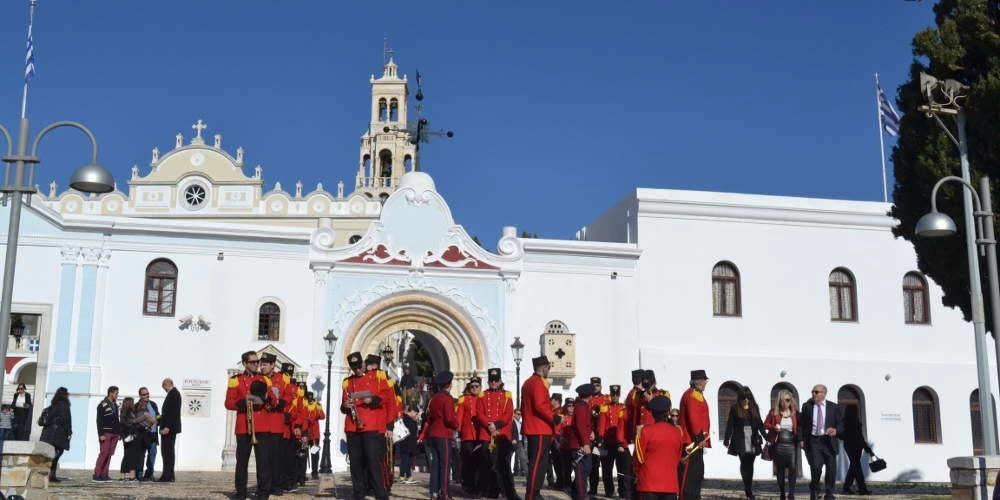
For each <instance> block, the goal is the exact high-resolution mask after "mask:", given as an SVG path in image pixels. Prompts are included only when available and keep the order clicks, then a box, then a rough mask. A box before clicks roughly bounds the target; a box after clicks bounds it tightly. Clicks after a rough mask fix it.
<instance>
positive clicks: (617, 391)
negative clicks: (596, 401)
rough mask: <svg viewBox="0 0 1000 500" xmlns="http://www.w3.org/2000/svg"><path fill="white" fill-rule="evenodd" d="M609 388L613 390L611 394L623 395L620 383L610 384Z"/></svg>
mask: <svg viewBox="0 0 1000 500" xmlns="http://www.w3.org/2000/svg"><path fill="white" fill-rule="evenodd" d="M608 390H610V391H611V395H612V396H621V395H622V386H620V385H617V384H616V385H612V386H610V387H609V388H608Z"/></svg>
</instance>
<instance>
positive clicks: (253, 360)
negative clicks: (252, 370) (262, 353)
mask: <svg viewBox="0 0 1000 500" xmlns="http://www.w3.org/2000/svg"><path fill="white" fill-rule="evenodd" d="M244 363H246V364H248V365H256V364H258V363H260V360H259V359H251V360H249V361H244Z"/></svg>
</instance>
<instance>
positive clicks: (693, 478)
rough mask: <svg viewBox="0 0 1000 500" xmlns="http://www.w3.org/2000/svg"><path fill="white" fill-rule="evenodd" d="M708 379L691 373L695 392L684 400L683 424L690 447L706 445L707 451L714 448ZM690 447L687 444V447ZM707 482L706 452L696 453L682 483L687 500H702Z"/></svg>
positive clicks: (692, 389)
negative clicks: (702, 486) (706, 392)
mask: <svg viewBox="0 0 1000 500" xmlns="http://www.w3.org/2000/svg"><path fill="white" fill-rule="evenodd" d="M707 384H708V375H706V374H705V370H691V388H690V389H688V390H687V391H684V395H683V396H681V404H680V410H681V418H680V424H681V427H682V428H683V429H684V433H685V434H686V435H687V440H688V443H690V442H698V441H700V440H704V441H705V448H711V447H712V442H711V441H710V440H709V438H708V433H709V430H710V426H711V422H710V420H709V414H708V402H707V401H706V400H705V394H704V391H705V386H706V385H707ZM688 443H684V444H685V445H687V444H688ZM704 479H705V454H704V451H703V450H698V451H695V452H694V453H693V454H692V455H691V458H690V459H688V461H687V468H686V472H685V473H684V477H683V479H682V483H683V484H682V485H681V486H682V487H683V491H682V492H681V493H682V494H683V495H684V499H685V500H698V499H699V498H701V482H702V480H704Z"/></svg>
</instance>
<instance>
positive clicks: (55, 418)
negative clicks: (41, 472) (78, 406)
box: [41, 387, 73, 483]
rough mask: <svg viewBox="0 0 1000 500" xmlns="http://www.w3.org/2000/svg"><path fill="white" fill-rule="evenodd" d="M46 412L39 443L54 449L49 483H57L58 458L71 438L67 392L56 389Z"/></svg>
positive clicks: (71, 427)
mask: <svg viewBox="0 0 1000 500" xmlns="http://www.w3.org/2000/svg"><path fill="white" fill-rule="evenodd" d="M47 410H48V413H47V414H46V419H45V422H44V425H43V426H42V436H41V441H42V442H43V443H49V444H51V445H52V447H53V448H55V449H56V456H55V458H53V459H52V466H51V467H49V481H51V482H53V483H58V482H60V479H59V478H57V477H56V468H58V467H59V457H61V456H62V454H63V452H64V451H66V450H68V449H69V443H70V441H71V440H72V438H73V418H72V416H71V415H70V411H69V391H68V390H66V388H65V387H60V388H58V389H56V394H55V395H54V396H52V403H51V404H50V405H49V407H48V408H47Z"/></svg>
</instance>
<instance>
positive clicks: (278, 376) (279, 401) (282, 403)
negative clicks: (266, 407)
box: [269, 372, 295, 438]
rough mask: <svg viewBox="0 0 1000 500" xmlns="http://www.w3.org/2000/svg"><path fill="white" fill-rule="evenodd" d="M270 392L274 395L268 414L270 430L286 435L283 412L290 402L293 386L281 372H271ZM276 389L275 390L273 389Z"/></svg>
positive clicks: (286, 429)
mask: <svg viewBox="0 0 1000 500" xmlns="http://www.w3.org/2000/svg"><path fill="white" fill-rule="evenodd" d="M270 378H271V393H272V395H274V394H275V393H276V397H275V405H274V407H273V408H272V409H271V413H270V415H269V417H270V418H269V421H270V423H269V427H270V429H271V431H270V432H272V433H274V434H281V435H282V436H284V437H286V438H287V437H288V429H289V426H288V423H287V422H286V421H285V413H286V412H287V411H288V410H289V406H290V405H291V403H292V399H294V398H293V397H292V396H293V394H294V390H295V386H293V385H292V384H290V383H289V380H290V378H289V377H288V375H285V374H283V373H281V372H274V373H272V374H271V377H270ZM275 389H277V390H275Z"/></svg>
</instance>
